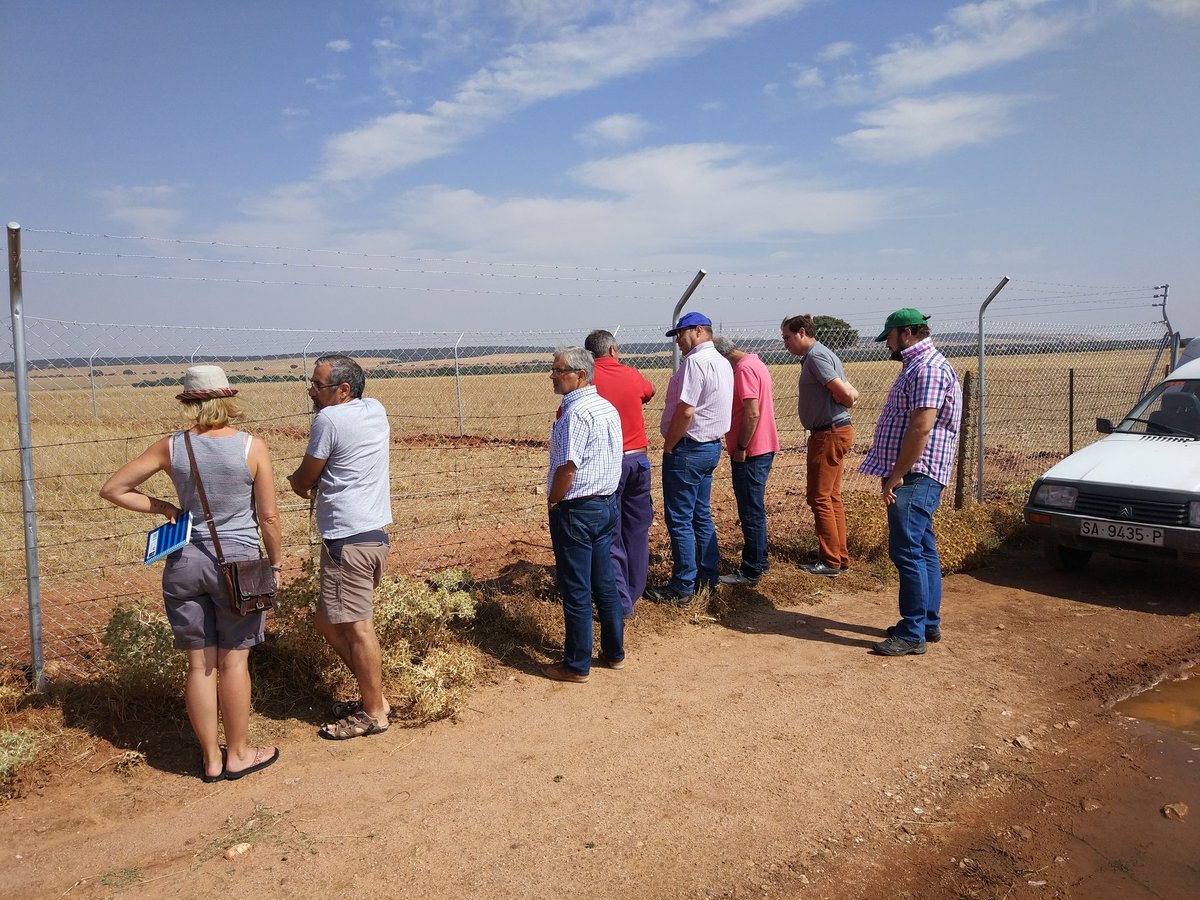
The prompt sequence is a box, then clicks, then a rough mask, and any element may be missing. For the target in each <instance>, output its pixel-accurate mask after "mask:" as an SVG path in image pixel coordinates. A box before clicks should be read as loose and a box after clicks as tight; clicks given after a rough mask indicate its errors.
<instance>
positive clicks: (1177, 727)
mask: <svg viewBox="0 0 1200 900" xmlns="http://www.w3.org/2000/svg"><path fill="white" fill-rule="evenodd" d="M1113 708H1114V709H1115V710H1116V711H1117V712H1118V713H1120V714H1121V715H1123V716H1128V717H1130V718H1132V719H1138V720H1140V721H1143V722H1151V723H1153V724H1155V725H1157V726H1159V727H1160V728H1164V729H1166V730H1168V731H1171V732H1174V733H1175V734H1177V735H1180V736H1182V737H1183V738H1184V739H1185V740H1187V741H1190V742H1191V743H1192V744H1193V745H1195V744H1200V667H1195V666H1193V667H1192V668H1191V669H1187V670H1185V671H1184V672H1183V673H1181V675H1180V677H1179V678H1177V679H1171V680H1163V681H1161V682H1159V683H1158V684H1157V685H1155V686H1154V687H1153V688H1151V689H1150V690H1148V691H1145V692H1144V693H1141V694H1138V695H1137V696H1134V697H1130V698H1128V699H1127V700H1122V701H1121V702H1120V703H1118V704H1117V705H1116V706H1115V707H1113Z"/></svg>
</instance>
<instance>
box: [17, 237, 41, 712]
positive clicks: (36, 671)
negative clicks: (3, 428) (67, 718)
mask: <svg viewBox="0 0 1200 900" xmlns="http://www.w3.org/2000/svg"><path fill="white" fill-rule="evenodd" d="M22 304H23V298H22V296H21V226H20V224H19V223H17V222H9V223H8V305H9V309H10V311H11V313H12V333H13V377H14V380H15V381H16V388H17V441H18V443H19V444H20V447H21V508H22V510H23V511H24V515H25V583H26V590H27V592H28V596H29V650H30V654H31V655H32V657H33V687H34V690H38V691H40V690H41V689H42V688H44V687H45V686H46V662H45V658H44V657H43V655H42V582H41V574H40V571H39V569H38V545H37V507H36V506H35V504H34V500H33V440H32V437H31V435H30V431H29V373H28V369H27V364H26V360H25V313H24V310H23V308H22Z"/></svg>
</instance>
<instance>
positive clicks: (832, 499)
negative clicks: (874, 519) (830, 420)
mask: <svg viewBox="0 0 1200 900" xmlns="http://www.w3.org/2000/svg"><path fill="white" fill-rule="evenodd" d="M853 446H854V426H853V425H845V426H843V427H841V428H830V429H827V430H825V431H817V432H814V433H813V434H811V435H810V436H809V438H808V505H809V506H810V507H812V511H813V524H814V527H815V529H816V532H817V546H818V548H819V550H820V553H821V562H823V563H825V565H827V566H832V567H833V568H835V569H844V568H848V567H849V565H850V554H849V553H848V552H847V550H846V510H845V508H844V507H843V506H842V467H843V465H844V464H845V461H846V454H847V453H849V452H850V448H851V447H853Z"/></svg>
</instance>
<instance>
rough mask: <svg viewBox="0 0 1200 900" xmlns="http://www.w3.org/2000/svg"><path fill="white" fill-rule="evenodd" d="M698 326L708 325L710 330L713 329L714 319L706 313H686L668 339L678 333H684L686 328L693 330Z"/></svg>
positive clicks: (669, 333) (668, 334)
mask: <svg viewBox="0 0 1200 900" xmlns="http://www.w3.org/2000/svg"><path fill="white" fill-rule="evenodd" d="M696 325H707V326H708V327H709V328H712V319H710V318H709V317H708V316H706V315H705V314H704V313H698V312H690V313H684V314H683V315H682V316H680V317H679V321H678V322H676V323H675V327H674V328H672V329H671V330H670V331H668V332H667V337H675V335H676V333H677V332H680V331H683V329H685V328H692V327H694V326H696Z"/></svg>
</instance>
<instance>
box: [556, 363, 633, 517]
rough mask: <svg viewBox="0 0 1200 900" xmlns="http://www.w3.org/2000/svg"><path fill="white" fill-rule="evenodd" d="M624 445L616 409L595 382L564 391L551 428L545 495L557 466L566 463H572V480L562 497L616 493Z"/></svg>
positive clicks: (601, 495)
mask: <svg viewBox="0 0 1200 900" xmlns="http://www.w3.org/2000/svg"><path fill="white" fill-rule="evenodd" d="M623 446H624V444H623V441H622V438H621V417H620V416H619V415H617V408H616V407H615V406H613V405H612V404H611V403H609V402H608V401H607V400H605V399H604V398H603V397H601V396H600V395H599V394H597V393H596V388H595V385H591V384H589V385H587V386H586V387H581V388H576V389H575V390H573V391H571V393H569V394H564V395H563V399H562V414H561V415H560V416H559V417H558V419H557V420H556V421H555V423H554V427H553V428H552V429H551V430H550V469H549V471H547V473H546V496H550V490H551V487H552V485H553V483H554V473H555V472H556V471H558V467H559V466H562V465H565V464H566V463H569V462H573V463H575V480H574V481H572V482H571V489H570V490H569V491H567V494H566V496H565V497H563V498H562V499H563V500H574V499H575V498H577V497H593V496H599V497H604V496H607V495H609V494H614V493H616V491H617V485H618V484H619V483H620V481H621V459H622V456H623V455H624V454H623V451H622V447H623Z"/></svg>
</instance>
